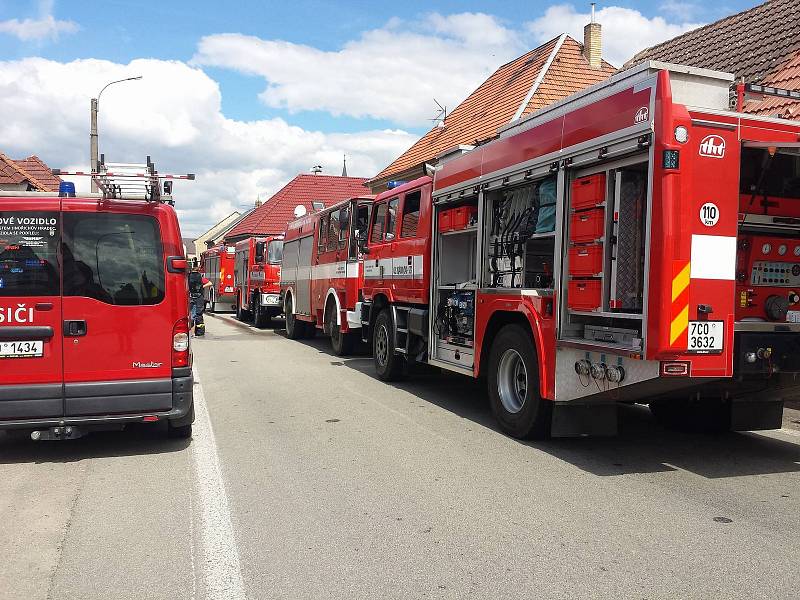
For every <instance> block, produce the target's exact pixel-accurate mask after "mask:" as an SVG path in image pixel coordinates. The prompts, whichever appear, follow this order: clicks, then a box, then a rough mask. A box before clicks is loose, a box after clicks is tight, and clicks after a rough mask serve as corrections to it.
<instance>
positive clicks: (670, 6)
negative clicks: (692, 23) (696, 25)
mask: <svg viewBox="0 0 800 600" xmlns="http://www.w3.org/2000/svg"><path fill="white" fill-rule="evenodd" d="M658 8H659V10H660V11H661V12H664V13H669V14H671V15H675V17H677V18H678V19H683V20H684V21H689V20H690V19H693V18H695V17H696V16H697V15H698V14H699V13H700V10H701V7H700V5H699V4H696V3H694V2H680V1H678V0H665V1H664V2H662V3H661V4H660V5H659V7H658Z"/></svg>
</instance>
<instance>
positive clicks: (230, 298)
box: [200, 244, 236, 312]
mask: <svg viewBox="0 0 800 600" xmlns="http://www.w3.org/2000/svg"><path fill="white" fill-rule="evenodd" d="M233 252H234V247H233V246H226V245H225V244H220V245H218V246H214V247H213V248H209V249H208V250H206V251H205V252H203V253H202V254H200V270H201V271H202V272H203V274H204V275H205V276H206V277H207V278H208V279H209V280H210V281H211V283H213V284H214V285H213V286H212V287H210V288H207V289H206V290H205V291H204V294H205V296H206V302H207V303H208V308H209V310H210V311H211V312H216V311H220V310H225V311H228V310H235V309H236V289H235V288H234V286H233Z"/></svg>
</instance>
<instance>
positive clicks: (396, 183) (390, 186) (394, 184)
mask: <svg viewBox="0 0 800 600" xmlns="http://www.w3.org/2000/svg"><path fill="white" fill-rule="evenodd" d="M404 183H408V182H407V181H402V180H399V179H398V180H397V181H390V182H389V183H387V184H386V189H387V190H393V189H394V188H396V187H400V186H401V185H403V184H404Z"/></svg>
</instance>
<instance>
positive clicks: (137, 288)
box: [63, 213, 165, 306]
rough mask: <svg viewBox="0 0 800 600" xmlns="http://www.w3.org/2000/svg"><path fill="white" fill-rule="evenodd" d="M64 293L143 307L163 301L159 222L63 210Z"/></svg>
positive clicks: (109, 302)
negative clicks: (65, 211)
mask: <svg viewBox="0 0 800 600" xmlns="http://www.w3.org/2000/svg"><path fill="white" fill-rule="evenodd" d="M63 254H64V295H65V296H82V297H86V298H94V299H95V300H99V301H100V302H105V303H106V304H115V305H126V306H141V305H153V304H158V303H159V302H161V301H162V300H163V299H164V286H165V281H164V258H163V252H162V248H161V236H160V234H159V228H158V223H157V221H156V220H155V219H154V218H152V217H148V216H142V215H128V214H108V213H97V214H95V213H91V214H89V213H65V214H64V242H63Z"/></svg>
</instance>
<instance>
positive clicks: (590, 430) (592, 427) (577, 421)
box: [550, 402, 617, 437]
mask: <svg viewBox="0 0 800 600" xmlns="http://www.w3.org/2000/svg"><path fill="white" fill-rule="evenodd" d="M550 435H551V437H581V436H589V435H591V436H601V435H608V436H611V435H617V405H616V403H600V404H595V403H588V404H587V403H576V402H554V403H553V421H552V424H551V427H550Z"/></svg>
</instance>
